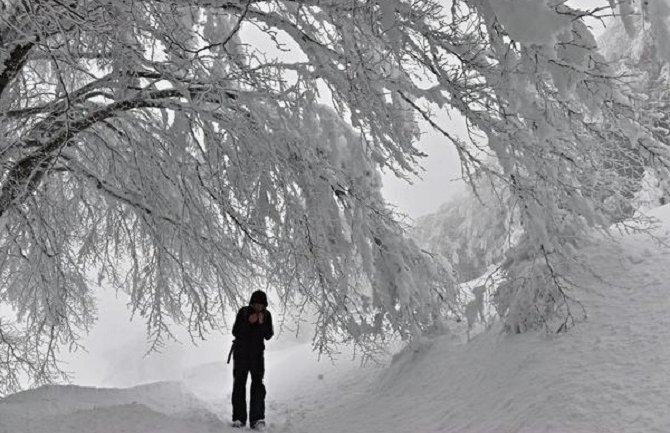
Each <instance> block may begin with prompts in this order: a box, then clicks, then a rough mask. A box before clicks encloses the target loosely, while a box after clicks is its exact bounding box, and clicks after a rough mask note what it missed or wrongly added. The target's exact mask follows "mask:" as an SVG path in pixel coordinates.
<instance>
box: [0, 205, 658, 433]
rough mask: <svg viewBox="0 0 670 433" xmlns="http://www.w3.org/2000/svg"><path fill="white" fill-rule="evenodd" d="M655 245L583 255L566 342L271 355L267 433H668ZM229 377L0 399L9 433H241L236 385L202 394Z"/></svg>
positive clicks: (443, 342)
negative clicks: (339, 361) (360, 357)
mask: <svg viewBox="0 0 670 433" xmlns="http://www.w3.org/2000/svg"><path fill="white" fill-rule="evenodd" d="M654 215H655V216H656V217H658V218H659V219H660V220H661V222H662V224H661V226H660V227H659V228H658V230H657V231H656V236H657V237H658V238H659V239H661V240H662V239H665V240H666V241H669V242H670V206H666V207H664V208H660V209H657V210H656V211H654ZM615 241H619V242H615ZM656 244H657V243H656V242H655V241H653V240H652V239H650V238H649V237H646V236H641V235H635V236H633V235H622V236H620V237H619V239H615V240H603V241H601V242H600V243H598V245H594V246H591V247H589V248H587V249H585V250H583V256H584V260H585V261H587V262H588V263H589V264H590V265H591V266H592V268H593V269H594V271H595V274H596V275H594V274H590V273H587V272H584V271H578V270H575V272H574V273H573V275H572V278H573V280H574V281H575V282H577V283H578V284H579V285H580V286H582V287H583V289H580V290H579V292H578V293H576V294H575V295H576V296H577V297H578V298H579V299H580V300H581V301H582V303H583V304H584V306H585V308H586V309H587V312H588V315H589V316H588V319H587V320H586V321H585V322H583V323H581V324H579V325H578V326H577V327H575V328H572V329H571V330H570V331H569V332H568V333H565V334H559V335H547V334H545V333H543V332H537V333H526V334H522V335H514V336H508V335H503V334H501V333H499V332H496V330H495V329H494V330H492V331H491V332H487V333H484V334H481V335H479V336H478V337H476V338H475V339H474V340H473V341H472V342H471V343H469V344H465V345H463V344H460V343H458V342H457V340H458V339H456V338H453V337H450V336H443V337H440V338H436V339H434V340H430V341H426V342H424V343H423V344H421V345H419V346H418V348H415V350H406V351H404V352H403V353H401V354H400V355H399V356H397V357H396V360H395V361H394V362H393V363H392V365H391V366H390V367H388V368H386V369H352V367H351V364H350V363H348V364H346V366H345V367H340V368H337V369H335V368H333V367H332V366H331V365H330V364H327V363H326V364H324V363H322V364H316V363H314V362H313V361H311V360H310V358H309V357H308V356H307V355H306V353H305V348H304V347H302V348H293V349H291V350H287V351H284V352H282V353H274V354H272V353H271V354H269V356H268V358H271V359H269V362H268V364H267V379H268V380H267V382H268V420H269V421H270V430H271V431H273V432H285V433H289V432H297V433H298V432H302V433H307V432H309V433H313V432H320V433H331V432H332V433H336V432H337V433H341V432H361V433H363V432H366V433H374V432H387V433H388V432H390V433H395V432H398V433H400V432H403V433H404V432H410V431H422V432H478V433H482V432H528V433H530V432H533V433H537V432H626V433H630V432H668V431H670V411H668V402H670V361H669V360H670V313H669V311H670V287H669V285H670V249H664V248H658V247H657V246H656ZM225 368H226V367H225V366H224V365H223V364H221V365H219V366H218V367H217V366H216V365H214V364H209V365H207V366H203V368H202V369H200V370H195V371H192V372H191V373H190V374H191V375H192V376H193V377H197V378H198V380H196V381H194V382H197V383H198V384H199V385H198V386H199V387H200V388H201V389H200V390H199V391H200V392H199V393H198V395H200V396H203V395H205V396H208V395H211V396H215V397H211V398H210V401H207V402H205V401H203V400H200V399H198V398H197V397H196V396H195V395H193V394H191V393H190V392H189V391H187V390H186V389H184V388H183V387H181V386H179V385H176V384H165V383H163V384H152V385H146V386H143V387H137V388H131V389H121V390H95V389H88V388H78V387H55V386H54V387H46V388H41V389H38V390H35V391H29V392H25V393H20V394H15V395H13V396H9V397H8V398H6V399H4V400H0V433H10V432H11V433H15V432H17V433H19V432H20V433H23V432H25V433H37V432H39V433H42V432H44V433H46V432H53V433H61V432H66V431H67V432H82V433H83V432H86V433H107V432H109V433H112V432H114V433H119V432H133V433H139V432H142V433H147V432H150V433H153V432H162V433H186V432H189V433H200V432H214V431H216V432H226V431H230V432H232V431H234V430H233V429H231V428H230V427H227V422H228V413H229V407H228V398H229V393H230V389H229V388H230V382H229V381H227V382H226V387H227V389H225V390H221V389H220V388H219V389H218V390H217V392H214V390H212V392H211V393H210V394H208V393H207V392H206V391H207V389H206V388H207V380H206V377H207V375H208V374H215V373H211V372H212V371H215V372H216V371H219V370H222V371H224V373H223V374H224V375H225V374H227V373H226V372H225V371H226V370H224V369H225ZM208 372H209V373H208ZM219 383H220V382H219ZM217 386H219V385H217ZM208 398H209V397H208Z"/></svg>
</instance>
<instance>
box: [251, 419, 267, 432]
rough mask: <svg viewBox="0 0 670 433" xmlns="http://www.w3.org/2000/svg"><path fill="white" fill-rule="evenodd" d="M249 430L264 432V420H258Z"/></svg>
mask: <svg viewBox="0 0 670 433" xmlns="http://www.w3.org/2000/svg"><path fill="white" fill-rule="evenodd" d="M251 428H252V429H253V430H265V420H264V419H259V420H258V421H256V422H255V423H254V424H253V425H252V426H251Z"/></svg>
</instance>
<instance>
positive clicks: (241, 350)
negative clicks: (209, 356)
mask: <svg viewBox="0 0 670 433" xmlns="http://www.w3.org/2000/svg"><path fill="white" fill-rule="evenodd" d="M267 306H268V299H267V295H266V294H265V292H263V291H262V290H257V291H255V292H254V293H253V294H252V295H251V299H250V300H249V306H247V307H242V308H240V310H239V312H238V313H237V317H236V318H235V324H234V325H233V337H235V340H234V341H233V348H232V349H231V350H232V354H233V396H232V403H233V427H244V425H245V424H246V422H247V402H246V387H247V377H248V375H249V373H251V390H250V392H249V393H250V397H249V425H250V426H251V428H252V429H255V430H260V429H263V428H264V427H265V393H266V392H265V385H264V384H263V376H264V374H265V359H264V351H265V340H269V339H270V338H272V335H273V334H274V330H273V329H272V315H271V314H270V312H269V311H268V310H267Z"/></svg>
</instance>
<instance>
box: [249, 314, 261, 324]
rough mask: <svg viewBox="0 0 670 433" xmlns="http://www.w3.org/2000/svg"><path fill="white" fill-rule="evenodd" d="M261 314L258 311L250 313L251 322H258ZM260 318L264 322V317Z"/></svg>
mask: <svg viewBox="0 0 670 433" xmlns="http://www.w3.org/2000/svg"><path fill="white" fill-rule="evenodd" d="M259 316H260V314H258V313H251V314H249V323H256V322H257V321H258V318H259ZM260 320H261V322H260V323H263V319H260Z"/></svg>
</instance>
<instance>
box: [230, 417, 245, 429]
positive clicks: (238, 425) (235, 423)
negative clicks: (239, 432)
mask: <svg viewBox="0 0 670 433" xmlns="http://www.w3.org/2000/svg"><path fill="white" fill-rule="evenodd" d="M231 425H232V426H233V427H234V428H242V427H244V423H243V422H242V421H240V420H238V419H236V420H235V421H233V423H232V424H231Z"/></svg>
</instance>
